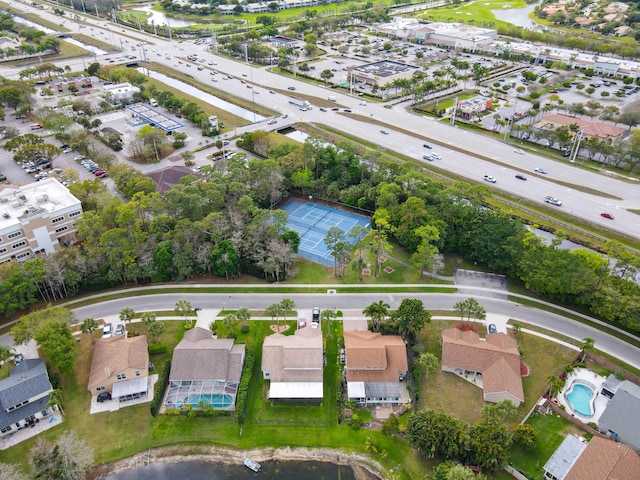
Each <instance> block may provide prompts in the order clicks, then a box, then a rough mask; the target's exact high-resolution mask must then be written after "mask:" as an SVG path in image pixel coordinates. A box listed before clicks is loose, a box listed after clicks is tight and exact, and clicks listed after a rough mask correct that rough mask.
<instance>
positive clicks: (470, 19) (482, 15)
mask: <svg viewBox="0 0 640 480" xmlns="http://www.w3.org/2000/svg"><path fill="white" fill-rule="evenodd" d="M525 6H526V3H525V2H522V1H519V0H515V1H510V0H489V1H486V2H485V1H483V2H469V3H462V4H458V5H455V4H454V5H450V6H446V7H440V8H433V9H431V8H430V9H428V10H427V11H426V12H425V13H423V14H421V15H420V17H421V18H422V19H423V20H429V21H431V22H449V23H450V22H464V23H473V24H475V25H478V26H487V27H488V26H489V25H491V24H493V25H499V24H504V25H508V24H507V23H506V22H503V21H501V20H498V19H497V18H496V17H495V15H494V14H493V13H492V10H502V9H506V8H522V7H525Z"/></svg>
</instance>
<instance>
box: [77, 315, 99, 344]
mask: <svg viewBox="0 0 640 480" xmlns="http://www.w3.org/2000/svg"><path fill="white" fill-rule="evenodd" d="M97 328H98V322H96V320H95V318H85V319H84V320H83V321H82V325H80V331H81V332H82V333H88V334H89V335H90V336H91V345H95V344H96V339H95V338H93V332H95V331H96V330H97Z"/></svg>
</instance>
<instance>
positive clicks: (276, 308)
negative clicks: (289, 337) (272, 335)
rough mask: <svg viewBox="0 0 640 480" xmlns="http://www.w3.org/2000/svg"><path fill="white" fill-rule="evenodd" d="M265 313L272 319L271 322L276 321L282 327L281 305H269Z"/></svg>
mask: <svg viewBox="0 0 640 480" xmlns="http://www.w3.org/2000/svg"><path fill="white" fill-rule="evenodd" d="M264 313H265V314H266V315H268V316H270V317H271V321H272V322H273V320H274V319H275V321H276V322H277V325H278V327H279V326H280V314H281V313H282V306H281V304H279V303H274V304H273V305H269V306H268V307H267V308H266V309H265V311H264ZM278 330H280V329H279V328H278Z"/></svg>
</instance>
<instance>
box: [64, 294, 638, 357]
mask: <svg viewBox="0 0 640 480" xmlns="http://www.w3.org/2000/svg"><path fill="white" fill-rule="evenodd" d="M285 296H286V297H288V298H291V299H292V300H293V301H294V302H295V304H296V308H297V309H310V308H312V307H315V306H319V307H320V308H330V309H332V308H337V309H340V310H344V309H359V310H362V309H364V308H365V307H366V306H368V305H371V304H372V303H373V302H377V301H379V300H383V301H384V302H386V303H387V304H388V305H389V306H390V307H391V309H396V308H397V307H398V306H399V305H400V303H401V302H402V299H404V298H418V299H420V300H422V302H423V303H424V305H425V308H426V309H427V310H441V309H447V310H452V309H453V305H454V304H455V303H456V302H458V301H460V300H464V299H465V298H468V294H464V295H462V294H441V293H411V294H408V295H403V294H381V293H371V294H367V293H358V294H349V293H336V294H287V295H283V294H261V293H251V294H250V295H247V294H211V293H176V294H158V295H144V296H138V297H128V298H122V299H117V300H109V301H106V302H103V303H99V304H94V305H89V306H85V307H80V308H77V309H75V310H74V313H75V315H76V318H77V319H78V320H79V321H81V320H82V319H84V318H88V317H91V318H95V319H100V318H103V317H104V316H106V315H113V314H117V313H118V312H120V310H122V309H123V308H125V307H130V308H133V309H134V310H135V311H137V312H142V311H148V310H173V309H174V307H175V304H176V302H177V301H178V300H180V299H186V300H189V301H190V302H191V304H192V305H193V306H194V307H201V308H220V309H238V308H241V307H247V308H249V309H250V310H261V309H264V308H266V307H267V306H269V305H271V304H273V303H277V302H279V301H281V300H282V298H283V297H285ZM475 296H476V297H477V298H478V299H480V301H481V303H482V305H483V306H484V307H485V308H486V310H487V312H488V314H487V317H488V319H490V318H491V315H492V314H499V315H505V316H508V317H510V318H513V319H514V320H518V321H522V322H525V323H529V324H532V325H538V326H540V327H543V328H545V329H547V330H551V331H554V332H557V333H560V334H562V335H565V336H567V337H571V338H574V339H577V340H582V339H583V338H585V337H591V338H594V339H595V340H596V343H595V345H596V348H598V349H599V350H602V351H605V352H607V353H610V354H612V355H614V356H616V357H617V358H619V359H620V360H622V361H624V362H626V363H628V364H630V365H633V366H635V367H637V368H640V349H638V348H636V347H634V346H632V345H629V344H628V343H625V342H624V341H622V340H620V339H618V338H616V337H613V336H611V335H609V334H606V333H603V332H601V331H599V330H597V329H595V328H593V327H590V326H587V325H583V324H581V323H577V322H574V321H573V320H570V319H567V318H565V317H562V316H560V315H556V314H553V313H549V312H546V311H543V310H538V309H534V308H529V307H526V306H522V305H519V304H517V303H514V302H511V301H508V300H501V299H497V298H489V297H483V296H482V295H475ZM212 320H213V319H212Z"/></svg>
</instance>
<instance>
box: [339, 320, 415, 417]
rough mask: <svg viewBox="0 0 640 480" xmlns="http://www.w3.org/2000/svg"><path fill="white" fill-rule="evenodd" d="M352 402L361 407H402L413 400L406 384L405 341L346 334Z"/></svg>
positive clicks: (371, 335)
mask: <svg viewBox="0 0 640 480" xmlns="http://www.w3.org/2000/svg"><path fill="white" fill-rule="evenodd" d="M344 347H345V369H344V375H345V380H346V382H347V396H348V398H349V401H352V402H356V403H358V404H361V405H365V406H366V405H377V404H388V405H399V404H405V403H409V402H410V401H411V400H410V398H409V394H408V392H407V389H406V386H405V384H404V379H405V377H406V376H407V371H408V369H409V366H408V361H407V347H406V345H405V343H404V340H402V337H400V336H397V335H382V334H381V333H374V332H370V331H365V332H361V331H349V332H344Z"/></svg>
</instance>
